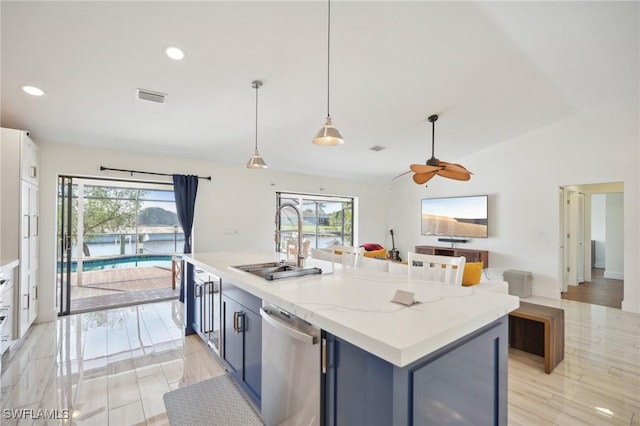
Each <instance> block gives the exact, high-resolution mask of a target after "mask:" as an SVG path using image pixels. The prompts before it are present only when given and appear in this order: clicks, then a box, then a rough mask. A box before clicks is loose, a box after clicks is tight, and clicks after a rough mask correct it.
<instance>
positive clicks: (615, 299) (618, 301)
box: [562, 268, 624, 308]
mask: <svg viewBox="0 0 640 426" xmlns="http://www.w3.org/2000/svg"><path fill="white" fill-rule="evenodd" d="M623 295H624V281H622V280H612V279H610V278H605V277H604V269H600V268H594V269H592V270H591V281H589V282H583V283H580V284H579V285H570V286H569V287H568V289H567V291H566V292H564V293H562V298H563V299H567V300H575V301H576V302H584V303H591V304H593V305H601V306H609V307H610V308H620V307H622V298H623Z"/></svg>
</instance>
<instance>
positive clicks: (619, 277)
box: [604, 271, 624, 280]
mask: <svg viewBox="0 0 640 426" xmlns="http://www.w3.org/2000/svg"><path fill="white" fill-rule="evenodd" d="M604 277H605V278H609V279H612V280H624V272H609V271H604Z"/></svg>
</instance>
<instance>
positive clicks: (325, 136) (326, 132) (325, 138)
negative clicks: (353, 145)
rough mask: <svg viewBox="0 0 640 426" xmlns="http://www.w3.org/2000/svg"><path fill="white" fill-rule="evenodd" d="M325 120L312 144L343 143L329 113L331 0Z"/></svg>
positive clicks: (332, 144) (329, 6)
mask: <svg viewBox="0 0 640 426" xmlns="http://www.w3.org/2000/svg"><path fill="white" fill-rule="evenodd" d="M327 7H328V8H327V119H326V121H325V123H324V126H322V128H321V129H320V130H319V131H318V133H316V136H315V137H314V138H313V140H312V142H313V143H314V144H315V145H324V146H334V145H341V144H343V143H344V139H343V138H342V136H341V135H340V132H339V131H338V129H336V128H335V127H333V123H332V121H331V114H330V113H329V87H330V71H329V70H330V64H331V62H330V59H331V0H327Z"/></svg>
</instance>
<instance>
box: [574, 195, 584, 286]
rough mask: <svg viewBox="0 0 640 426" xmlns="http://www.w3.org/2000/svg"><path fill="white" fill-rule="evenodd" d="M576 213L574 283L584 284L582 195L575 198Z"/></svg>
mask: <svg viewBox="0 0 640 426" xmlns="http://www.w3.org/2000/svg"><path fill="white" fill-rule="evenodd" d="M576 208H577V212H576V213H575V214H576V222H577V223H576V228H577V229H576V238H575V244H576V282H577V283H578V284H579V283H583V282H584V261H585V256H584V251H585V245H584V194H583V193H578V196H577V205H576Z"/></svg>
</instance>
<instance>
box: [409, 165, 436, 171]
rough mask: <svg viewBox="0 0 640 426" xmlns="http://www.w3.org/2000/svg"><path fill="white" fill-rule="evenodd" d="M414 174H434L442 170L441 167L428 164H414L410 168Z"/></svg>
mask: <svg viewBox="0 0 640 426" xmlns="http://www.w3.org/2000/svg"><path fill="white" fill-rule="evenodd" d="M409 168H410V169H411V171H412V172H413V173H433V172H436V171H438V170H440V169H441V168H442V167H439V166H428V165H426V164H412V165H411V166H410V167H409Z"/></svg>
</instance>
